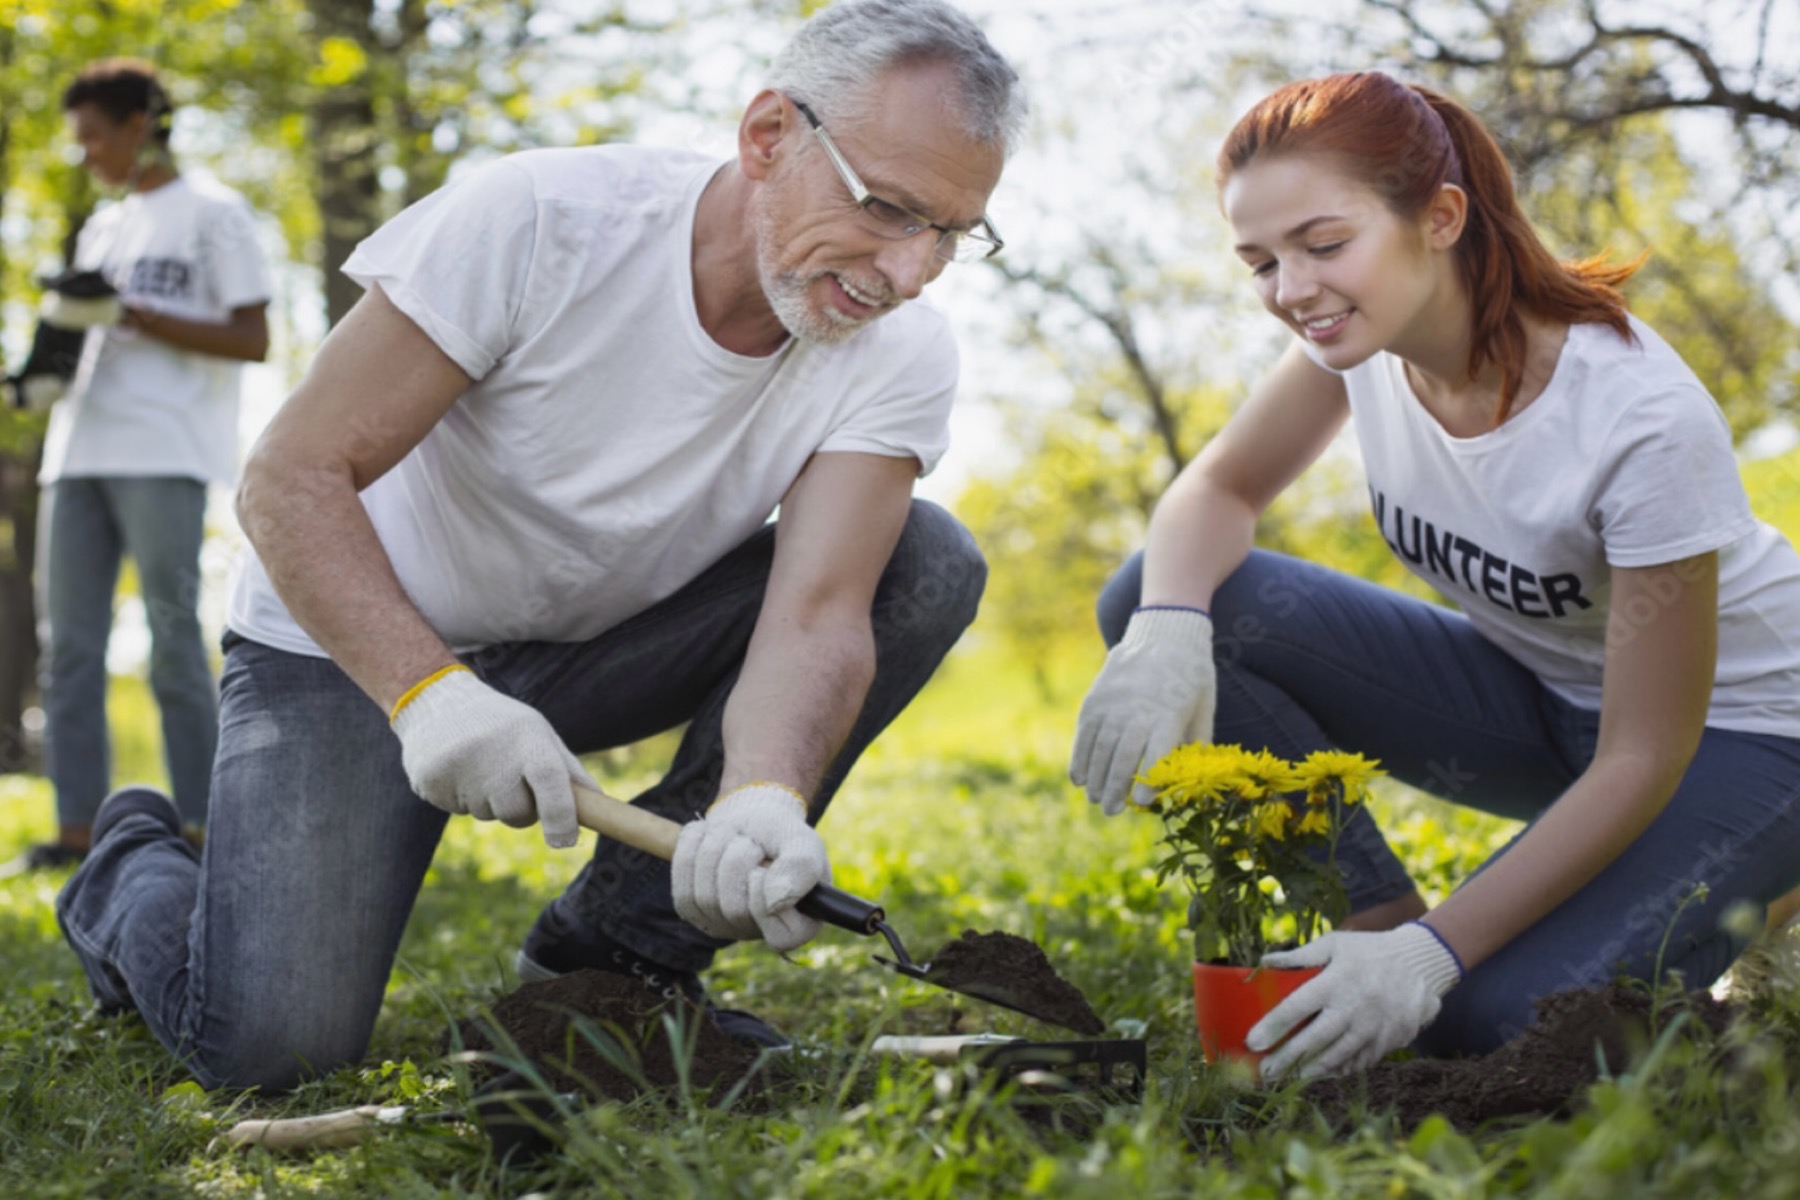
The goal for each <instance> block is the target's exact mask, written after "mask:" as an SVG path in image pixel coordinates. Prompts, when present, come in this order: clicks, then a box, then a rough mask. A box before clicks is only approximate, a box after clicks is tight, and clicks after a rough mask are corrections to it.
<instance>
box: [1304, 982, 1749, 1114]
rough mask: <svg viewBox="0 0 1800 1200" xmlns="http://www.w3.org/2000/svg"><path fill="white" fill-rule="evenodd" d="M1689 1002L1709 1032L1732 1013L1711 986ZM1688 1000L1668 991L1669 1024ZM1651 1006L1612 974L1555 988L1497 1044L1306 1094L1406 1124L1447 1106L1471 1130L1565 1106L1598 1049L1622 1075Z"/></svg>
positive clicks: (1359, 1075) (1663, 1016) (1328, 1082)
mask: <svg viewBox="0 0 1800 1200" xmlns="http://www.w3.org/2000/svg"><path fill="white" fill-rule="evenodd" d="M1684 1003H1685V1007H1686V1009H1687V1011H1688V1013H1689V1014H1690V1019H1691V1020H1693V1021H1694V1022H1695V1023H1696V1024H1697V1026H1698V1027H1699V1028H1700V1029H1702V1030H1704V1031H1706V1032H1707V1033H1710V1034H1717V1033H1720V1032H1722V1031H1723V1030H1724V1028H1725V1026H1726V1025H1727V1024H1729V1023H1730V1020H1731V1017H1732V1009H1731V1008H1730V1006H1728V1005H1725V1004H1722V1003H1720V1002H1719V1001H1717V1000H1714V999H1713V998H1712V997H1711V996H1710V995H1708V994H1707V993H1705V992H1695V993H1693V994H1692V995H1690V996H1688V997H1687V998H1686V1000H1685V1002H1684ZM1682 1007H1683V1004H1681V1003H1677V1004H1670V1003H1668V1002H1667V1001H1666V1000H1665V1001H1664V1007H1663V1011H1662V1012H1661V1013H1660V1020H1661V1022H1662V1024H1663V1026H1664V1027H1666V1025H1667V1022H1669V1021H1671V1020H1673V1019H1674V1018H1675V1015H1676V1013H1678V1012H1679V1011H1681V1009H1682ZM1655 1015H1656V1014H1653V1013H1652V1001H1651V998H1650V997H1649V996H1648V995H1646V994H1645V993H1644V992H1642V991H1639V990H1635V989H1631V988H1627V987H1624V986H1622V985H1619V984H1616V983H1615V984H1613V985H1612V986H1610V987H1606V988H1591V989H1585V990H1577V991H1568V992H1558V993H1557V994H1556V995H1554V996H1547V997H1545V998H1544V999H1542V1000H1540V1001H1538V1003H1537V1020H1536V1021H1535V1022H1534V1023H1533V1024H1532V1025H1531V1027H1530V1028H1528V1029H1526V1030H1525V1032H1524V1033H1522V1034H1520V1035H1519V1036H1518V1037H1516V1038H1514V1039H1513V1040H1512V1041H1510V1042H1508V1043H1506V1045H1504V1046H1502V1047H1500V1048H1499V1049H1498V1050H1495V1051H1494V1052H1493V1053H1491V1054H1485V1055H1482V1056H1480V1057H1478V1058H1464V1059H1413V1060H1410V1061H1408V1062H1395V1063H1378V1064H1376V1065H1375V1066H1373V1067H1371V1068H1369V1069H1368V1070H1366V1071H1360V1072H1356V1073H1353V1074H1350V1075H1342V1076H1337V1077H1335V1078H1331V1079H1321V1080H1317V1081H1315V1082H1313V1083H1310V1084H1308V1085H1307V1086H1306V1087H1305V1088H1304V1089H1302V1092H1301V1094H1302V1095H1303V1096H1304V1097H1305V1098H1306V1099H1307V1100H1309V1101H1311V1102H1312V1103H1313V1104H1314V1105H1316V1106H1317V1107H1318V1108H1319V1110H1320V1112H1322V1113H1324V1114H1325V1116H1326V1117H1327V1119H1329V1120H1330V1121H1331V1122H1332V1123H1333V1124H1335V1125H1338V1126H1348V1125H1349V1124H1351V1123H1352V1122H1354V1121H1355V1120H1356V1119H1357V1115H1358V1113H1359V1112H1360V1111H1365V1110H1366V1111H1369V1112H1379V1113H1392V1114H1393V1115H1394V1116H1395V1117H1396V1118H1397V1119H1398V1120H1399V1122H1400V1123H1401V1124H1402V1125H1403V1126H1405V1127H1406V1128H1411V1127H1413V1126H1415V1125H1417V1124H1419V1123H1420V1122H1421V1121H1423V1120H1424V1119H1425V1118H1426V1117H1428V1116H1430V1115H1432V1114H1433V1113H1442V1114H1443V1115H1444V1116H1445V1117H1447V1118H1448V1119H1449V1120H1450V1122H1451V1124H1453V1125H1455V1126H1456V1127H1457V1128H1459V1129H1462V1130H1465V1131H1467V1130H1473V1129H1474V1128H1476V1127H1477V1126H1479V1125H1481V1124H1483V1123H1484V1122H1487V1121H1491V1120H1494V1119H1495V1118H1499V1117H1553V1116H1559V1115H1563V1114H1565V1113H1567V1112H1568V1111H1569V1110H1570V1108H1571V1107H1572V1106H1573V1105H1574V1103H1575V1102H1576V1101H1577V1100H1578V1099H1579V1098H1580V1097H1581V1095H1582V1093H1583V1092H1584V1091H1585V1090H1586V1089H1587V1087H1588V1085H1589V1084H1591V1083H1593V1082H1594V1081H1595V1080H1597V1079H1598V1078H1599V1077H1600V1062H1601V1060H1602V1059H1604V1061H1605V1063H1606V1069H1607V1070H1608V1071H1609V1072H1611V1073H1612V1074H1615V1075H1616V1074H1619V1073H1620V1072H1623V1071H1625V1070H1627V1069H1628V1068H1629V1067H1630V1066H1632V1065H1633V1064H1634V1063H1636V1062H1637V1061H1639V1060H1640V1059H1641V1058H1642V1056H1643V1055H1644V1053H1645V1052H1646V1051H1647V1050H1648V1049H1649V1048H1650V1046H1651V1044H1652V1042H1653V1041H1654V1032H1655V1031H1654V1029H1653V1023H1654V1022H1653V1017H1654V1016H1655Z"/></svg>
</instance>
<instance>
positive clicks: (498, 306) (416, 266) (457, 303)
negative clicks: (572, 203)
mask: <svg viewBox="0 0 1800 1200" xmlns="http://www.w3.org/2000/svg"><path fill="white" fill-rule="evenodd" d="M536 231H537V198H536V195H535V192H534V190H533V188H532V182H531V177H530V176H529V175H528V174H526V172H525V171H523V170H522V169H520V168H519V167H518V166H516V165H514V164H512V163H509V162H507V161H505V160H501V161H499V162H495V163H490V164H488V165H486V166H484V167H481V168H480V169H478V170H476V171H474V172H472V173H471V174H469V175H467V176H465V177H463V178H462V179H459V180H456V181H454V182H453V183H451V184H450V185H449V186H447V187H443V188H440V189H439V190H437V191H436V192H433V193H432V194H431V195H429V196H427V197H425V199H423V200H421V201H419V202H418V203H417V204H414V205H412V206H411V207H410V208H408V209H407V210H406V211H405V212H402V213H401V214H400V215H399V216H397V217H395V218H394V219H393V220H391V221H389V222H388V223H387V224H386V225H383V226H382V227H381V228H380V229H378V230H376V231H375V232H374V233H373V234H371V235H369V236H368V237H367V238H365V239H363V241H362V242H361V243H360V244H359V245H358V246H357V247H356V249H355V251H354V252H352V254H351V255H350V257H349V259H348V260H346V261H345V263H344V274H346V275H348V276H350V278H352V279H354V280H356V282H358V283H360V284H362V285H363V286H364V287H365V288H366V287H368V286H369V285H370V284H377V283H378V284H380V285H381V290H382V291H383V292H384V293H386V294H387V298H388V299H389V300H391V301H392V302H393V303H394V306H395V307H396V308H398V309H399V310H400V311H401V312H403V313H405V314H406V315H407V316H408V317H410V318H411V319H412V321H413V323H414V324H416V325H418V327H419V328H420V329H422V330H424V332H425V336H427V337H429V338H430V339H431V340H432V341H433V342H435V343H436V344H437V347H438V349H440V350H442V351H443V352H444V353H445V354H446V355H448V356H449V357H450V359H451V360H452V361H453V362H455V363H456V365H457V366H459V367H461V368H462V369H463V372H464V373H465V374H467V375H468V376H469V377H470V378H471V379H480V378H482V377H483V376H485V375H486V374H487V373H488V372H489V371H491V370H493V369H494V365H495V364H496V363H498V362H499V361H500V359H501V358H502V357H504V356H505V354H506V352H507V351H508V350H509V349H510V348H511V347H512V345H513V341H514V325H515V322H516V321H517V319H518V315H519V310H520V306H521V303H522V301H523V299H524V296H525V292H526V281H527V277H528V276H529V274H530V270H531V254H532V248H533V245H534V243H535V239H536Z"/></svg>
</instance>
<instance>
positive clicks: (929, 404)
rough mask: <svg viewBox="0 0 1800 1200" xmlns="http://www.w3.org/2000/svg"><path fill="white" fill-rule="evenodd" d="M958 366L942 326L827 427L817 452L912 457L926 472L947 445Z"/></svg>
mask: <svg viewBox="0 0 1800 1200" xmlns="http://www.w3.org/2000/svg"><path fill="white" fill-rule="evenodd" d="M960 369H961V367H960V359H959V358H958V355H957V349H956V338H955V336H954V335H952V334H951V332H950V331H949V329H948V328H944V329H942V330H941V331H940V332H939V333H938V335H937V336H935V337H932V338H930V339H929V340H928V341H927V342H926V343H925V345H924V348H923V350H922V351H921V352H920V354H919V355H918V356H917V357H916V358H914V359H912V360H911V362H910V363H909V364H908V365H907V366H906V367H905V368H904V369H902V370H900V371H897V372H895V373H894V375H893V376H892V377H891V378H890V380H889V382H888V385H887V386H886V387H885V388H883V389H882V390H881V392H880V394H879V395H878V396H877V397H876V398H875V399H873V400H872V401H870V402H869V403H867V404H864V405H862V406H860V407H859V408H858V409H857V410H856V411H855V412H853V413H852V414H851V415H850V417H849V418H848V419H847V420H845V421H844V422H843V423H842V424H840V425H839V426H838V427H837V428H835V429H833V430H832V431H831V433H830V434H828V435H827V436H826V438H825V440H824V441H823V442H822V443H820V445H819V449H818V452H819V453H821V454H829V453H831V452H833V451H839V452H853V453H859V454H880V455H884V456H886V457H889V458H906V457H912V458H916V459H918V460H919V474H920V475H929V474H931V472H932V470H933V468H935V467H936V466H937V464H938V460H939V459H941V458H943V457H944V452H945V451H946V450H948V449H949V448H950V406H951V404H952V403H953V402H954V401H955V399H956V380H957V375H958V372H959V371H960Z"/></svg>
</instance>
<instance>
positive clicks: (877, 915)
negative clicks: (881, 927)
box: [794, 883, 887, 937]
mask: <svg viewBox="0 0 1800 1200" xmlns="http://www.w3.org/2000/svg"><path fill="white" fill-rule="evenodd" d="M794 907H795V908H796V909H798V910H799V911H800V912H801V913H803V914H805V915H806V916H809V917H811V918H812V919H813V920H815V921H823V922H825V924H827V925H836V926H837V927H838V928H839V929H848V930H849V931H850V932H851V933H860V934H862V935H863V936H864V937H871V936H873V935H874V933H875V922H877V921H880V920H884V919H886V917H887V913H886V912H885V911H884V910H883V909H882V907H881V905H879V904H871V903H869V902H868V901H867V900H864V899H863V898H862V897H861V896H852V895H851V894H850V893H849V892H842V891H839V890H838V889H837V888H834V887H832V886H831V885H830V884H825V883H821V884H820V885H819V886H818V887H816V888H814V889H813V890H812V891H810V892H808V893H806V895H804V896H802V897H800V903H798V904H796V905H794Z"/></svg>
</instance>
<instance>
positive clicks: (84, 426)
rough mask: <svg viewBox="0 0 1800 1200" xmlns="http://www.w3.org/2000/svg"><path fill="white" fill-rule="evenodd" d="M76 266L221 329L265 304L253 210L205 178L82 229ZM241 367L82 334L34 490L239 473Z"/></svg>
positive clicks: (116, 209) (183, 179)
mask: <svg viewBox="0 0 1800 1200" xmlns="http://www.w3.org/2000/svg"><path fill="white" fill-rule="evenodd" d="M74 265H75V266H76V267H77V268H79V269H82V270H96V271H100V272H101V273H102V274H104V275H105V276H106V278H107V281H108V282H110V283H111V284H112V285H113V287H114V288H116V289H118V291H119V294H120V298H121V299H122V300H123V302H124V303H126V304H128V305H131V306H133V307H141V308H145V309H149V310H151V311H153V312H157V313H164V314H167V315H169V316H173V317H180V318H183V319H186V320H190V321H207V322H212V323H214V324H224V323H225V322H227V321H229V320H230V318H231V311H232V310H233V309H235V308H242V307H245V306H247V305H252V304H263V303H266V302H267V301H268V299H269V278H268V271H267V269H266V268H265V266H264V265H263V256H262V250H261V248H260V247H259V246H258V245H257V243H256V229H255V223H254V220H253V218H252V215H251V211H250V206H249V205H248V204H246V203H245V202H244V199H243V197H242V196H239V195H238V194H237V193H236V192H234V191H232V190H231V189H229V188H227V187H224V186H223V185H221V184H217V183H214V182H211V181H210V180H198V179H189V178H188V177H187V176H185V175H183V176H178V177H176V178H175V179H173V180H171V181H170V182H168V183H165V184H164V185H163V186H161V187H159V188H156V189H154V190H153V191H148V192H133V193H131V194H130V195H128V196H126V197H125V198H124V199H123V200H121V201H119V202H118V203H116V204H111V205H108V206H106V207H105V208H102V209H101V210H100V211H99V212H97V213H95V214H94V215H93V217H92V218H91V219H89V221H88V222H87V224H86V225H84V226H83V227H82V230H81V238H80V240H79V241H78V242H77V244H76V249H75V263H74ZM240 373H241V371H240V364H239V363H237V362H234V361H232V360H230V359H226V358H220V357H219V356H217V355H214V354H202V353H200V352H199V351H197V350H183V349H181V348H179V347H176V346H171V345H170V344H169V343H167V342H165V341H161V340H160V339H158V338H154V337H151V336H150V335H148V334H146V333H142V332H139V331H136V330H131V329H124V328H121V327H118V326H111V327H106V328H100V329H93V330H90V331H89V332H88V335H87V339H86V341H85V342H84V343H83V345H82V354H81V362H80V364H79V365H78V366H77V367H76V369H75V376H74V378H73V379H71V380H70V382H69V391H68V394H67V395H66V396H64V397H63V399H62V400H61V401H59V402H58V403H57V404H56V405H55V407H53V408H52V409H51V410H50V427H49V430H48V432H47V433H46V435H45V438H44V463H43V468H42V470H41V471H40V472H39V474H38V482H40V483H54V482H56V481H57V480H58V479H64V478H75V477H91V476H121V475H130V476H145V475H173V476H182V477H186V478H190V479H198V480H200V481H201V482H204V483H227V484H228V483H231V482H232V481H233V480H234V479H236V477H237V429H238V382H239V375H240Z"/></svg>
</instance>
